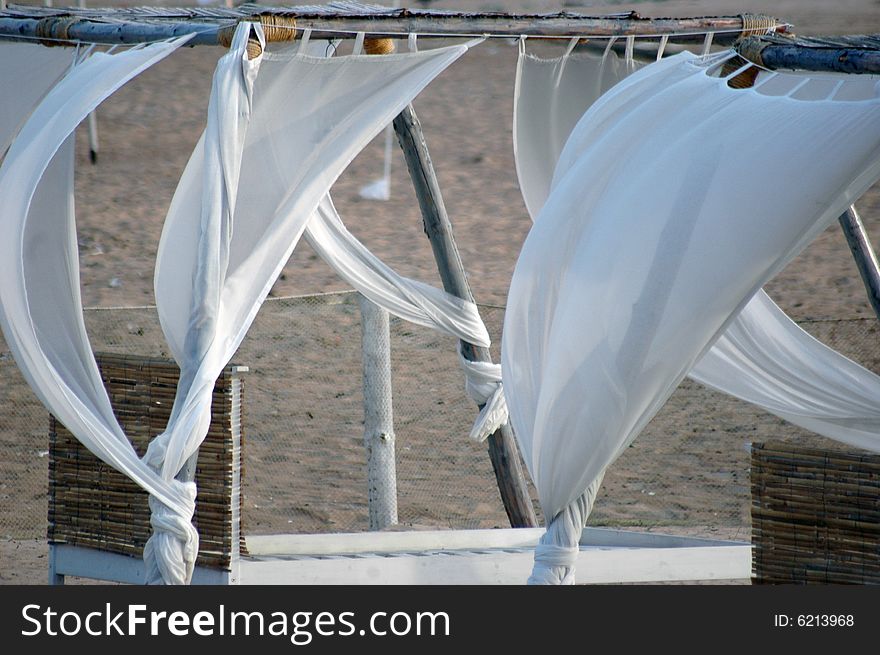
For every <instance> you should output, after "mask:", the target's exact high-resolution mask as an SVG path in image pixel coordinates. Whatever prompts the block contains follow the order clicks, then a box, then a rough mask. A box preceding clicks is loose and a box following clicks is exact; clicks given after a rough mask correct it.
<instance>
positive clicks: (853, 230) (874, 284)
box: [838, 206, 880, 319]
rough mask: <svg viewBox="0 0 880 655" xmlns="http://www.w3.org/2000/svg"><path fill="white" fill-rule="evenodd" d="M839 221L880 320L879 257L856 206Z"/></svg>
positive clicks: (842, 215)
mask: <svg viewBox="0 0 880 655" xmlns="http://www.w3.org/2000/svg"><path fill="white" fill-rule="evenodd" d="M838 220H839V221H840V227H841V229H843V234H844V236H846V242H847V244H849V249H850V252H852V256H853V259H855V260H856V266H857V267H858V269H859V275H861V276H862V282H864V284H865V290H866V291H867V292H868V300H869V301H870V302H871V307H873V308H874V313H875V314H876V315H877V318H878V319H880V264H878V263H877V255H876V254H875V253H874V248H873V247H872V246H871V241H870V239H868V233H867V232H866V231H865V226H864V224H863V223H862V219H861V218H860V217H859V214H858V212H856V208H855V206H852V207H850V208H849V209H847V210H846V211H845V212H844V213H843V214H841V215H840V218H839V219H838Z"/></svg>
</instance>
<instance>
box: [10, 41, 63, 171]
mask: <svg viewBox="0 0 880 655" xmlns="http://www.w3.org/2000/svg"><path fill="white" fill-rule="evenodd" d="M75 55H76V50H75V49H74V48H47V47H46V46H42V45H37V44H35V43H15V42H13V41H4V42H0V61H2V62H3V66H2V67H0V89H4V93H3V102H0V158H2V157H3V155H4V154H5V153H6V149H7V148H9V144H11V143H12V140H13V139H14V138H15V135H16V134H17V133H18V130H19V129H20V128H21V126H22V125H23V124H24V122H25V121H26V120H27V118H28V116H30V114H31V112H32V111H33V110H34V107H36V106H37V104H38V103H39V102H40V100H42V99H43V97H44V96H45V95H46V94H47V93H48V92H49V89H51V88H52V87H53V86H54V85H55V83H56V82H58V80H59V79H61V77H62V76H63V75H64V74H65V73H66V72H67V71H68V70H69V69H70V66H71V64H72V63H73V59H74V56H75ZM13 89H14V91H12V90H13Z"/></svg>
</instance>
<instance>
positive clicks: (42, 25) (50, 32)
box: [35, 16, 80, 48]
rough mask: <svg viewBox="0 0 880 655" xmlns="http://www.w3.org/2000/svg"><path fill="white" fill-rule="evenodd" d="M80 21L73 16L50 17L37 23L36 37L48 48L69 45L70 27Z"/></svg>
mask: <svg viewBox="0 0 880 655" xmlns="http://www.w3.org/2000/svg"><path fill="white" fill-rule="evenodd" d="M79 21H80V19H79V18H76V17H75V16H51V17H49V18H41V19H40V20H38V21H37V26H36V30H35V32H36V37H37V38H38V39H39V40H40V44H41V45H44V46H48V47H50V48H51V47H53V46H63V45H71V42H70V41H71V39H70V36H69V34H68V32H69V30H70V27H71V26H72V25H75V24H76V23H78V22H79Z"/></svg>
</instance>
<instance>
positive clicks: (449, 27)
mask: <svg viewBox="0 0 880 655" xmlns="http://www.w3.org/2000/svg"><path fill="white" fill-rule="evenodd" d="M331 9H332V8H331ZM266 14H271V15H278V16H285V17H288V18H295V19H296V25H297V29H304V28H310V29H311V30H312V38H315V39H326V38H354V36H355V34H356V33H357V32H367V33H370V34H371V35H373V36H375V37H376V38H385V37H387V38H395V37H397V38H400V37H402V36H405V35H407V34H411V33H415V34H419V35H420V37H422V38H432V37H437V38H445V37H448V36H450V35H460V36H481V35H486V36H489V37H504V38H510V37H518V36H522V35H525V36H532V37H543V38H547V37H551V38H552V37H557V38H570V37H581V38H586V37H596V38H607V37H611V36H640V37H648V36H655V35H669V36H670V38H671V40H673V41H675V42H693V41H699V40H702V38H703V35H704V34H705V33H706V32H715V33H716V35H715V38H714V41H715V42H716V43H728V44H729V43H732V42H733V41H734V40H736V39H737V38H739V37H740V36H741V34H742V31H743V26H744V21H743V17H741V16H720V17H702V18H642V17H641V16H639V15H638V14H637V13H635V12H630V13H627V14H615V15H611V16H587V15H582V14H573V13H569V12H562V13H556V14H505V13H464V12H440V11H418V10H412V9H396V10H391V9H389V10H387V11H382V12H377V11H376V10H375V9H373V10H368V8H365V10H364V11H363V12H360V13H358V12H342V11H340V12H335V13H334V12H332V11H331V10H327V11H323V12H315V11H314V10H312V11H303V10H301V9H300V8H297V7H263V6H259V5H243V6H240V7H236V8H228V9H227V8H222V7H212V8H201V9H200V8H165V7H141V8H113V9H99V8H77V7H71V8H63V9H60V8H59V9H49V8H45V7H31V6H17V5H16V6H13V7H10V8H8V9H7V10H5V11H0V38H5V39H16V38H18V39H28V40H32V39H39V38H43V39H47V40H48V39H55V40H58V41H68V42H77V41H80V42H88V43H106V44H121V43H143V42H147V41H156V40H160V39H168V38H172V37H176V36H182V35H183V34H190V33H195V34H196V36H195V37H194V38H193V39H192V40H191V41H189V43H188V44H187V45H191V46H192V45H217V44H218V43H220V41H219V40H218V34H219V33H220V32H222V31H224V30H228V29H229V28H230V27H231V26H233V25H234V24H235V23H236V22H238V21H239V20H246V19H248V18H250V19H253V18H255V17H257V16H260V15H266ZM762 19H763V20H764V23H765V24H768V25H770V24H775V23H778V21H776V20H775V19H770V18H769V17H762ZM768 21H769V22H768ZM754 24H755V23H754V21H751V22H747V23H746V25H747V28H748V26H750V25H754Z"/></svg>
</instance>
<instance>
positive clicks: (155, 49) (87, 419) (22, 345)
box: [0, 36, 197, 577]
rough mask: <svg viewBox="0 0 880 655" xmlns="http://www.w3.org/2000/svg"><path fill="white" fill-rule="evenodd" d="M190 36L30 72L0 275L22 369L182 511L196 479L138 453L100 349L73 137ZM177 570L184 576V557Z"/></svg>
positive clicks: (11, 165) (0, 303) (5, 172)
mask: <svg viewBox="0 0 880 655" xmlns="http://www.w3.org/2000/svg"><path fill="white" fill-rule="evenodd" d="M189 38H190V36H185V37H181V38H179V39H176V40H172V41H170V42H163V43H155V44H152V45H149V46H145V47H142V48H132V49H129V50H125V51H122V52H118V53H116V54H112V55H108V54H105V53H93V54H91V55H89V56H87V57H86V58H85V59H84V60H83V61H81V62H80V63H78V64H77V65H76V66H74V67H73V68H72V70H70V72H69V73H68V74H67V75H66V76H65V77H64V78H63V79H61V81H60V82H59V83H58V84H57V85H55V86H54V87H53V88H51V90H48V86H46V84H47V83H49V82H50V80H51V78H52V76H53V75H54V74H55V71H54V70H53V72H51V73H50V72H49V69H48V68H46V69H41V71H42V72H45V73H46V75H47V76H46V77H45V78H41V71H31V72H30V73H28V75H29V77H28V78H25V79H21V80H20V85H19V86H17V87H15V88H22V89H23V88H28V87H30V86H31V85H32V84H34V83H35V82H34V81H39V83H40V84H42V85H43V87H42V91H41V92H38V93H31V97H32V98H35V99H39V98H40V97H42V100H41V102H40V103H39V104H38V105H37V106H36V107H35V108H29V107H23V108H22V110H23V111H24V112H27V113H29V114H30V115H29V118H27V120H26V121H24V124H23V126H22V127H21V130H20V132H18V134H17V136H16V138H15V140H14V141H13V142H12V145H11V146H10V148H9V151H8V153H7V155H6V158H5V159H4V161H3V165H2V167H0V198H2V203H0V233H2V234H3V235H4V238H3V239H0V259H2V261H3V262H4V271H6V273H5V274H4V275H3V276H2V277H0V325H2V328H3V334H4V336H5V338H6V341H7V343H8V344H9V347H10V349H11V350H12V353H13V355H14V357H15V360H16V363H17V364H18V366H19V368H20V369H21V371H22V374H23V375H24V377H25V379H26V380H27V381H28V383H29V385H30V386H31V388H32V389H33V391H34V393H35V394H36V395H37V397H39V398H40V400H41V401H42V402H43V404H44V405H45V406H46V407H47V409H49V411H51V412H52V413H53V414H54V415H55V416H57V417H58V419H59V420H61V421H62V422H63V423H64V424H65V425H66V426H67V427H68V428H69V429H70V430H71V432H72V433H73V434H74V435H75V436H76V437H77V438H78V439H79V440H80V441H82V442H83V444H84V445H85V446H86V447H87V448H88V449H89V450H91V451H92V452H93V453H95V454H96V455H97V456H98V457H100V458H101V459H102V460H104V461H105V462H107V463H108V464H110V465H112V466H113V467H115V468H117V469H118V470H120V471H122V472H123V473H125V474H126V475H128V476H129V477H130V478H132V479H133V480H134V481H135V482H137V483H138V484H139V485H140V486H141V487H143V488H144V489H146V490H147V491H149V492H150V494H152V495H153V496H155V497H156V498H157V499H159V500H160V501H161V502H162V503H163V504H164V505H166V506H167V507H169V508H172V510H173V511H174V512H175V513H177V514H179V515H186V514H187V513H188V514H189V516H192V509H193V499H194V496H195V488H194V486H193V485H182V484H180V483H178V482H176V481H174V480H169V479H166V478H163V477H162V476H160V475H158V474H157V473H156V472H155V471H154V470H153V469H151V468H150V467H149V466H147V465H146V464H145V463H144V462H143V461H141V460H140V458H139V457H138V456H137V453H136V452H135V450H134V448H133V447H132V445H131V443H130V442H129V441H128V439H127V438H126V436H125V434H124V433H123V432H122V429H121V428H120V427H119V424H118V423H117V421H116V418H115V417H114V415H113V410H112V408H111V406H110V400H109V398H108V397H107V393H106V391H105V390H104V386H103V384H102V382H101V377H100V374H99V372H98V367H97V365H96V363H95V360H94V356H93V355H92V350H91V347H90V345H89V341H88V337H87V335H86V331H85V325H84V322H83V316H82V303H81V299H80V293H79V261H78V251H77V240H76V226H75V223H74V214H73V157H72V154H73V145H72V137H71V134H72V133H73V131H74V129H75V128H76V126H77V125H78V124H79V123H80V122H81V121H82V120H83V119H84V118H85V117H86V116H87V115H88V114H89V112H90V111H92V110H93V109H94V108H95V107H97V106H98V105H99V104H100V103H101V102H102V101H103V100H104V99H105V98H107V97H108V96H109V95H111V94H112V93H113V92H114V91H115V90H116V89H118V88H119V87H120V86H122V85H123V84H124V83H125V82H127V81H128V80H130V79H132V78H133V77H135V76H136V75H138V74H139V73H140V72H142V71H144V70H145V69H147V68H149V67H150V66H152V65H153V64H155V63H157V62H158V61H161V60H162V59H163V58H165V57H167V56H168V55H169V54H171V53H172V52H173V51H174V50H175V49H176V48H178V47H179V46H180V45H182V44H183V43H185V42H186V41H187V40H189ZM29 47H33V48H40V46H29ZM58 50H60V49H58ZM68 52H71V51H68ZM35 56H36V57H41V56H45V53H42V52H37V54H36V55H35ZM34 61H36V59H35V60H34ZM67 65H69V60H68V64H67ZM59 66H60V65H59ZM18 70H19V69H16V71H18ZM26 70H27V69H26V68H22V69H20V71H21V72H24V71H26ZM56 70H57V69H56ZM13 73H15V71H13ZM4 74H10V71H9V70H7V71H5V73H4ZM30 90H31V91H33V90H34V89H30ZM46 91H48V93H46ZM22 118H25V116H22ZM41 180H42V182H41ZM192 532H193V533H194V532H195V530H192ZM196 538H197V537H196ZM178 573H180V574H181V577H185V575H186V571H185V570H184V566H183V564H181V566H180V570H179V571H178Z"/></svg>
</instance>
